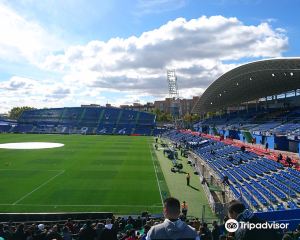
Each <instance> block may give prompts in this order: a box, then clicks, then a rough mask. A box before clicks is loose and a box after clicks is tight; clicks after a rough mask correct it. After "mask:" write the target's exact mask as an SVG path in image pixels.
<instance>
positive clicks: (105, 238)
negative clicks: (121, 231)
mask: <svg viewBox="0 0 300 240" xmlns="http://www.w3.org/2000/svg"><path fill="white" fill-rule="evenodd" d="M100 240H117V232H116V231H115V228H114V225H113V224H112V223H111V219H107V220H106V224H105V226H104V230H103V231H102V233H101V235H100Z"/></svg>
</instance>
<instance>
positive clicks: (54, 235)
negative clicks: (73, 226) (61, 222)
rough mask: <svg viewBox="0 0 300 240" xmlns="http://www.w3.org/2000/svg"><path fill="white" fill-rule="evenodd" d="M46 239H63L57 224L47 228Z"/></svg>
mask: <svg viewBox="0 0 300 240" xmlns="http://www.w3.org/2000/svg"><path fill="white" fill-rule="evenodd" d="M46 239H47V240H52V239H57V240H63V238H62V236H61V235H60V234H59V232H58V227H57V225H54V226H53V227H52V229H50V230H49V232H48V234H47V236H46Z"/></svg>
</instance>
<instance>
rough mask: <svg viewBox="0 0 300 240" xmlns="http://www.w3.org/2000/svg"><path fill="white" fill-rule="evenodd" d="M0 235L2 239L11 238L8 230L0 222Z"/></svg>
mask: <svg viewBox="0 0 300 240" xmlns="http://www.w3.org/2000/svg"><path fill="white" fill-rule="evenodd" d="M0 237H2V238H4V239H11V234H10V233H9V231H7V230H5V227H4V225H3V224H0Z"/></svg>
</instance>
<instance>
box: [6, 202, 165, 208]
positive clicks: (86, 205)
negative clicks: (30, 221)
mask: <svg viewBox="0 0 300 240" xmlns="http://www.w3.org/2000/svg"><path fill="white" fill-rule="evenodd" d="M0 206H29V207H30V206H31V207H143V208H148V207H154V208H161V207H162V205H114V204H110V205H98V204H95V205H93V204H90V205H88V204H26V203H25V204H22V203H19V204H11V203H10V204H6V203H0Z"/></svg>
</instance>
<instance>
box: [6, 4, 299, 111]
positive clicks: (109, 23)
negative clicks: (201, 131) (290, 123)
mask: <svg viewBox="0 0 300 240" xmlns="http://www.w3.org/2000/svg"><path fill="white" fill-rule="evenodd" d="M299 7H300V0H278V1H271V0H207V1H205V0H128V1H126V0H122V1H121V0H109V1H94V0H89V1H84V0H64V1H59V0H43V1H38V0H0V30H1V32H2V34H1V35H0V95H1V97H0V112H7V111H8V110H9V109H10V108H11V107H14V106H22V105H30V106H34V107H38V108H39V107H60V106H79V105H80V104H88V103H98V104H105V103H107V102H110V103H112V104H114V105H116V106H118V105H120V104H128V103H132V102H134V101H140V102H141V103H143V102H147V101H153V100H155V99H161V98H164V97H166V96H167V83H166V69H168V68H175V69H176V72H177V76H178V84H179V88H180V94H181V96H182V97H191V96H193V95H199V94H201V93H202V92H203V91H204V90H205V89H206V87H207V86H208V85H209V84H210V83H211V82H212V81H214V80H215V79H216V78H217V77H218V76H220V75H221V74H223V73H225V72H226V71H228V70H230V69H232V68H234V67H236V66H238V65H239V64H242V63H246V62H248V61H253V60H257V59H264V58H272V57H281V56H284V57H294V56H295V57H297V56H299V55H300V54H299V53H300V44H299V38H300V28H299V22H300V17H299V13H298V12H297V11H298V9H299Z"/></svg>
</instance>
